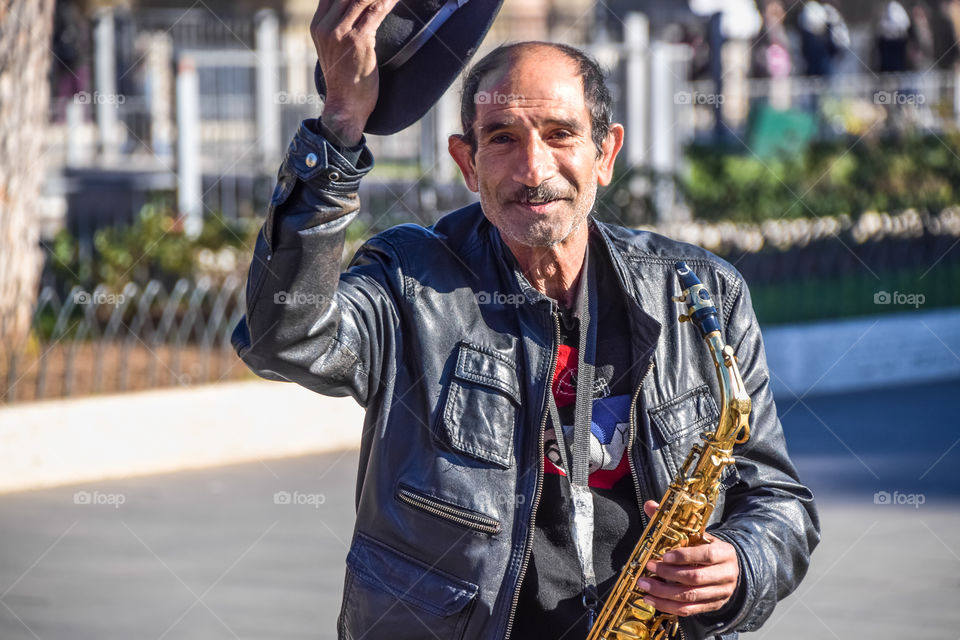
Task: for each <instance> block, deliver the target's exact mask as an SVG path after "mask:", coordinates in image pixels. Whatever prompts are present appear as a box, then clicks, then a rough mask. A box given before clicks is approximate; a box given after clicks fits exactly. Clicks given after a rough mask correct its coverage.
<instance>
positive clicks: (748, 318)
mask: <svg viewBox="0 0 960 640" xmlns="http://www.w3.org/2000/svg"><path fill="white" fill-rule="evenodd" d="M738 284H739V285H740V286H739V290H738V291H735V297H734V301H733V304H732V310H731V313H730V316H729V318H730V319H729V321H728V323H727V327H726V332H725V333H726V340H727V343H728V344H729V345H731V346H732V347H733V349H734V353H736V354H737V358H738V361H739V365H740V372H741V374H742V375H743V376H744V384H745V386H746V390H747V393H748V394H749V395H750V398H751V400H752V412H751V415H750V418H751V421H750V439H749V440H748V441H747V442H746V443H744V444H743V445H738V446H737V447H736V448H735V449H734V456H735V457H736V460H737V472H738V473H739V476H740V479H739V482H738V483H737V484H736V485H734V486H732V487H730V488H729V489H728V490H727V493H726V503H725V508H724V515H723V520H722V522H721V523H720V524H719V525H718V526H716V527H714V528H711V529H710V533H712V534H714V535H716V536H717V537H718V538H722V539H723V540H726V541H727V542H729V543H731V544H732V545H733V546H734V547H735V548H736V550H737V556H738V559H739V562H740V583H739V585H738V587H737V591H736V593H735V594H734V597H733V598H731V600H730V601H729V602H728V603H727V605H725V606H724V607H723V608H722V609H721V610H719V611H717V612H713V613H711V614H705V615H700V616H696V617H697V619H698V622H701V623H703V624H705V625H707V630H708V631H709V633H713V634H720V633H725V632H729V631H741V632H742V631H753V630H755V629H757V628H758V627H760V625H761V624H763V622H764V621H765V620H766V619H767V618H769V617H770V615H771V613H772V612H773V608H774V606H775V605H776V603H777V601H778V600H780V599H782V598H784V597H786V596H787V595H788V594H790V593H791V592H792V591H793V590H794V589H796V587H797V585H798V584H799V583H800V580H801V579H802V578H803V576H804V575H805V574H806V572H807V567H808V566H809V563H810V554H811V552H812V551H813V549H814V547H816V545H817V543H818V542H819V541H820V523H819V516H818V514H817V510H816V506H815V504H814V501H813V494H812V493H811V491H810V490H809V489H808V488H807V487H806V486H804V485H803V484H802V483H801V482H800V480H799V478H798V476H797V472H796V469H795V468H794V466H793V463H792V462H791V460H790V457H789V455H788V454H787V447H786V441H785V439H784V435H783V428H782V427H781V425H780V420H779V418H778V417H777V410H776V406H775V405H774V401H773V395H772V393H771V391H770V384H769V382H770V374H769V371H768V369H767V359H766V354H765V352H764V347H763V340H762V338H761V336H760V328H759V326H758V324H757V319H756V316H755V314H754V311H753V305H752V303H751V300H750V292H749V290H748V289H747V286H746V284H745V283H744V282H743V280H742V279H739V280H738Z"/></svg>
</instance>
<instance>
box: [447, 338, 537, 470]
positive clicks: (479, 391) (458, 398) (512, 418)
mask: <svg viewBox="0 0 960 640" xmlns="http://www.w3.org/2000/svg"><path fill="white" fill-rule="evenodd" d="M515 351H516V343H515V342H514V343H513V348H512V349H510V350H498V349H492V348H489V347H481V346H479V345H475V344H471V343H468V342H461V343H460V344H459V345H457V354H456V362H455V364H454V366H453V371H452V375H451V377H450V380H449V382H448V384H447V387H446V392H445V394H446V395H445V398H443V410H442V411H441V412H440V415H439V419H438V425H437V432H438V435H439V437H440V439H441V440H442V441H443V442H444V444H446V445H447V446H449V447H450V448H451V449H453V450H454V451H458V452H460V453H464V454H466V455H468V456H471V457H473V458H476V459H478V460H483V461H485V462H489V463H492V464H495V465H497V466H499V467H502V468H504V469H506V468H509V467H510V465H511V460H512V458H513V432H514V428H515V424H516V421H517V410H518V408H519V406H520V385H519V383H518V380H517V364H516V358H515V357H514V353H515Z"/></svg>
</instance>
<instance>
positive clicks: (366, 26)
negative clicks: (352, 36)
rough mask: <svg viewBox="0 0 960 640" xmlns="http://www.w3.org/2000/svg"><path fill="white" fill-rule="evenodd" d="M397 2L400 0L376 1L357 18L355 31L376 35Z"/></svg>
mask: <svg viewBox="0 0 960 640" xmlns="http://www.w3.org/2000/svg"><path fill="white" fill-rule="evenodd" d="M397 2H398V0H375V1H374V2H372V3H371V4H370V6H368V7H367V8H366V10H365V11H363V13H361V14H360V15H359V16H358V17H357V19H356V21H355V22H354V29H356V30H357V31H361V32H364V33H365V34H367V33H369V35H373V34H375V33H376V32H377V29H379V28H380V25H381V24H382V23H383V19H384V18H386V17H387V14H388V13H390V12H391V11H392V10H393V8H394V7H395V6H396V5H397Z"/></svg>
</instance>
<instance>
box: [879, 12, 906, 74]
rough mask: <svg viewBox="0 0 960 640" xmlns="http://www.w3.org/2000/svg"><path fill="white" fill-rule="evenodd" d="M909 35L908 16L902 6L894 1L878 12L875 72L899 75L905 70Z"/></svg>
mask: <svg viewBox="0 0 960 640" xmlns="http://www.w3.org/2000/svg"><path fill="white" fill-rule="evenodd" d="M909 33H910V15H909V14H908V13H907V10H906V9H904V8H903V5H902V4H900V3H899V2H896V0H894V1H893V2H888V3H887V4H886V5H885V6H884V7H883V8H882V9H881V12H880V19H879V21H878V23H877V41H876V47H877V49H876V50H877V71H879V72H880V73H899V72H903V71H906V70H907V68H908V67H907V41H908V36H909Z"/></svg>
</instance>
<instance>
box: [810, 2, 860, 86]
mask: <svg viewBox="0 0 960 640" xmlns="http://www.w3.org/2000/svg"><path fill="white" fill-rule="evenodd" d="M799 27H800V46H801V51H802V52H803V59H804V62H805V63H806V66H805V69H804V73H805V74H806V75H808V76H831V75H833V71H834V64H835V62H836V61H837V59H838V58H839V57H840V56H841V55H842V54H843V53H844V52H845V51H846V49H847V48H848V47H849V46H850V33H849V31H848V30H847V24H846V22H844V20H843V16H841V15H840V12H839V11H838V10H837V8H836V7H834V6H833V5H831V4H829V3H826V2H815V1H812V0H811V1H810V2H806V3H805V4H804V5H803V9H802V10H801V12H800V20H799Z"/></svg>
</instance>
